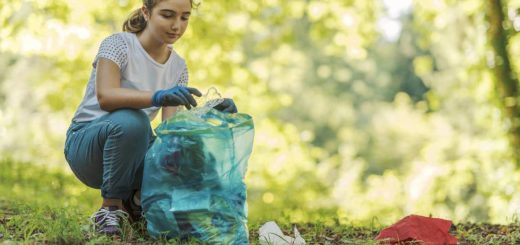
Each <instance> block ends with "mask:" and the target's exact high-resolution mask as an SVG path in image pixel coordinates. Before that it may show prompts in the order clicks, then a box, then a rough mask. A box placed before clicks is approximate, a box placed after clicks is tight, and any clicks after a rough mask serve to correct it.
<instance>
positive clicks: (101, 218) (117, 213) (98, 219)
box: [90, 206, 128, 235]
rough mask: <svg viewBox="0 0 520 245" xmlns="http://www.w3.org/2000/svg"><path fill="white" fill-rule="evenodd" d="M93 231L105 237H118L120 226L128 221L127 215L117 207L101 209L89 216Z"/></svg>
mask: <svg viewBox="0 0 520 245" xmlns="http://www.w3.org/2000/svg"><path fill="white" fill-rule="evenodd" d="M90 220H91V221H92V223H93V227H94V230H95V231H96V232H98V233H102V234H106V235H119V234H120V233H121V225H122V224H123V222H125V221H127V220H128V213H127V212H125V211H123V210H121V209H119V208H118V207H117V206H110V207H102V208H100V209H99V210H98V211H97V212H95V213H94V214H92V216H90Z"/></svg>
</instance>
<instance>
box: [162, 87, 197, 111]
mask: <svg viewBox="0 0 520 245" xmlns="http://www.w3.org/2000/svg"><path fill="white" fill-rule="evenodd" d="M192 94H193V95H196V96H197V97H200V96H202V93H201V92H200V91H199V90H198V89H196V88H190V87H181V86H175V87H173V88H170V89H165V90H159V91H157V92H155V93H154V95H153V96H152V105H153V106H157V107H159V106H180V105H183V106H185V107H186V108H187V109H188V110H189V109H191V107H195V106H197V101H195V99H194V98H193V96H192Z"/></svg>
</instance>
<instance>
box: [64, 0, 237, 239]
mask: <svg viewBox="0 0 520 245" xmlns="http://www.w3.org/2000/svg"><path fill="white" fill-rule="evenodd" d="M193 7H194V4H193V2H192V1H191V0H143V6H142V7H141V8H140V9H138V10H136V11H134V12H133V13H132V14H131V15H130V17H129V18H128V20H126V21H125V23H124V24H123V32H121V33H116V34H113V35H111V36H109V37H107V38H106V39H104V40H103V41H102V42H101V45H100V48H99V51H98V54H97V55H96V58H95V59H94V62H93V63H92V66H93V69H92V72H91V75H90V79H89V82H88V85H87V88H86V92H85V96H84V98H83V101H82V102H81V104H80V105H79V107H78V109H77V111H76V113H75V115H74V117H73V119H72V123H71V125H70V127H69V129H68V131H67V138H66V142H65V151H64V152H65V158H66V159H67V162H68V163H69V166H70V167H71V169H72V171H73V172H74V174H75V175H76V176H77V177H78V179H79V180H80V181H82V182H83V183H84V184H86V185H87V186H90V187H93V188H98V189H101V196H102V197H103V203H102V205H101V208H100V209H99V210H98V211H97V212H95V213H94V214H93V215H92V219H93V220H94V222H95V227H96V231H97V232H100V233H104V234H110V235H112V234H118V233H120V224H121V222H123V220H124V219H126V218H127V217H129V218H130V220H131V221H136V220H138V219H140V218H142V217H141V208H140V200H139V199H140V191H139V189H140V186H141V179H142V170H143V161H144V156H145V155H146V152H147V150H148V147H149V146H150V145H151V144H152V142H153V140H154V136H153V133H152V130H151V127H150V120H152V119H153V118H154V117H155V116H156V114H157V112H158V110H159V109H160V108H162V120H165V119H168V118H170V117H172V116H173V115H174V114H175V113H176V111H177V109H178V108H179V107H180V106H185V107H186V108H187V109H190V108H191V107H195V106H197V103H196V101H195V99H194V98H193V95H195V96H201V93H200V91H199V90H197V89H196V88H190V87H186V85H187V83H188V72H187V68H186V63H185V62H184V60H183V59H182V58H181V57H180V56H179V55H178V54H177V53H176V52H175V51H174V50H173V49H172V47H171V44H173V43H175V42H176V41H177V40H179V39H180V38H181V37H182V35H183V33H184V31H185V30H186V27H187V26H188V22H189V18H190V14H191V10H192V8H193ZM215 108H216V109H218V110H221V111H224V112H231V113H235V112H236V111H237V109H236V106H235V104H234V102H233V100H231V99H225V100H224V102H222V103H221V104H219V105H218V106H216V107H215Z"/></svg>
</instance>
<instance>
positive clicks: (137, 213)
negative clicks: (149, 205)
mask: <svg viewBox="0 0 520 245" xmlns="http://www.w3.org/2000/svg"><path fill="white" fill-rule="evenodd" d="M123 207H124V209H125V210H126V211H127V212H128V214H129V215H130V221H131V222H132V223H135V222H139V221H142V220H144V216H143V208H142V207H141V206H140V205H137V204H135V202H134V195H133V194H132V195H131V196H130V198H128V199H126V200H123Z"/></svg>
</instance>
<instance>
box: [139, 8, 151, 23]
mask: <svg viewBox="0 0 520 245" xmlns="http://www.w3.org/2000/svg"><path fill="white" fill-rule="evenodd" d="M141 14H143V17H144V20H146V21H148V20H149V19H150V11H148V8H146V6H144V5H143V6H142V7H141Z"/></svg>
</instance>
